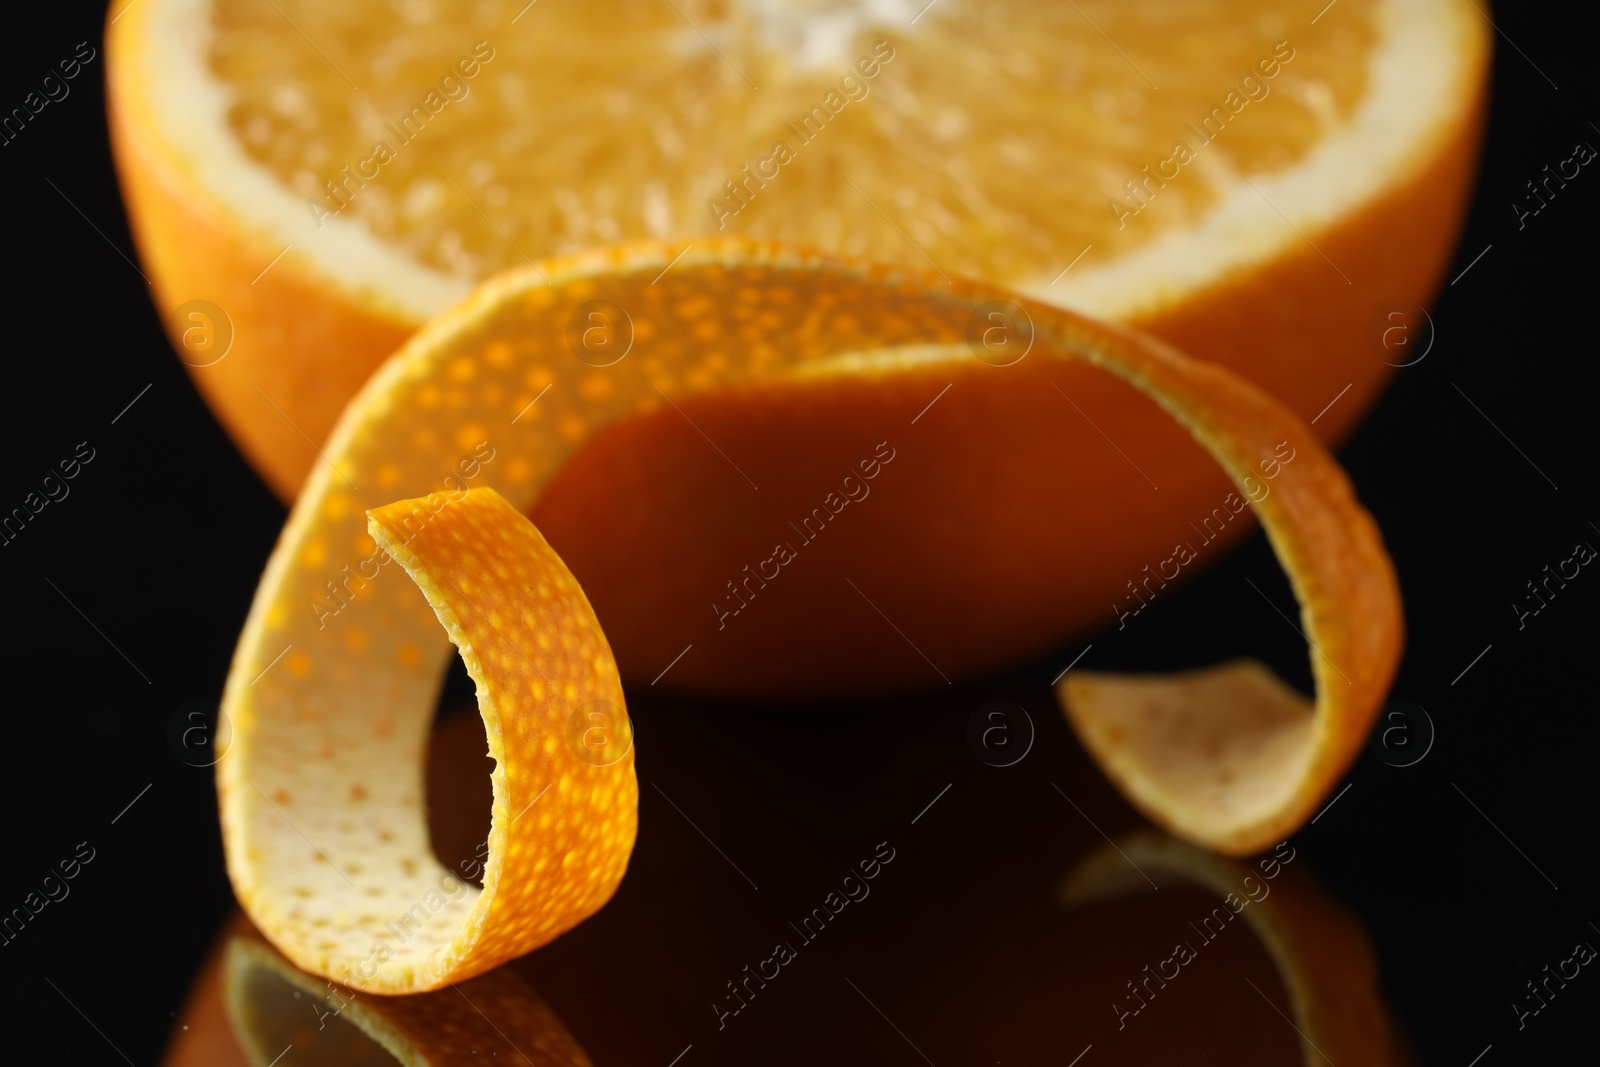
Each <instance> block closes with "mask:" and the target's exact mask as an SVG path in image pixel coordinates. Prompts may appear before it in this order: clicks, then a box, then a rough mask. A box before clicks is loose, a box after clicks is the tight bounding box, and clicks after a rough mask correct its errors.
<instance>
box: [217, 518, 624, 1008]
mask: <svg viewBox="0 0 1600 1067" xmlns="http://www.w3.org/2000/svg"><path fill="white" fill-rule="evenodd" d="M348 507H350V502H349V499H348V498H347V497H343V496H342V495H340V496H333V497H330V498H325V499H323V500H322V501H320V507H319V508H318V509H317V511H316V512H315V513H314V521H313V522H312V523H311V524H310V525H311V526H312V527H313V529H312V532H311V535H310V537H308V538H307V539H306V540H305V541H304V543H303V544H302V545H301V546H300V549H299V551H298V552H297V553H296V555H295V556H294V558H293V559H292V560H287V559H285V558H284V557H283V556H282V554H281V553H280V554H279V556H278V557H277V558H275V559H274V562H273V564H272V565H271V566H270V567H269V571H268V575H267V577H266V578H265V579H264V581H263V585H262V595H261V596H259V597H258V601H257V603H258V607H264V608H265V612H266V614H265V619H264V621H265V623H266V625H265V629H266V630H268V631H270V630H273V629H277V630H278V631H279V632H280V633H282V634H284V636H285V643H284V645H283V646H282V651H281V652H279V653H278V655H277V656H275V657H273V658H272V661H271V662H263V664H262V665H260V666H257V665H256V664H255V663H253V662H251V661H250V660H249V659H248V654H249V653H250V652H251V651H253V649H252V645H251V640H250V639H251V638H252V637H253V636H254V637H257V638H259V636H260V635H261V634H262V632H263V629H262V627H261V625H259V624H258V622H257V618H256V617H253V618H252V623H251V627H250V629H248V630H247V633H246V638H245V641H244V642H243V643H242V645H241V656H240V657H239V658H237V659H236V661H235V669H234V672H233V674H232V675H231V676H230V679H229V685H228V691H227V695H226V697H225V701H226V703H225V707H226V709H227V712H228V715H229V717H230V718H231V720H232V721H233V723H234V725H235V730H236V733H235V738H236V741H235V746H234V748H233V749H231V750H230V756H231V757H232V758H230V759H228V760H225V761H223V762H222V763H220V764H219V765H218V768H219V779H218V785H219V792H220V794H221V798H220V799H221V805H222V821H223V827H224V830H225V836H226V840H227V846H228V847H227V856H228V869H229V874H230V875H231V877H232V879H233V884H234V888H235V891H236V893H237V895H238V897H239V900H240V903H241V904H243V905H244V907H245V909H246V910H247V911H248V912H249V913H250V915H251V916H252V918H253V919H254V920H255V921H256V923H257V925H258V926H259V927H260V928H261V929H262V930H263V931H264V932H265V933H266V934H267V935H268V936H269V937H270V938H271V939H272V941H273V943H274V944H276V945H277V946H278V947H279V948H280V949H282V951H283V952H284V953H285V954H286V955H287V956H288V957H289V958H290V959H292V960H294V961H295V963H296V964H297V965H298V966H300V967H302V968H305V969H307V970H311V971H314V972H316V973H318V974H323V975H327V976H328V977H330V978H334V979H336V980H337V981H340V982H342V983H345V984H347V985H349V986H350V987H352V988H356V989H362V990H366V991H370V992H387V993H407V992H416V991H420V990H426V989H433V988H436V987H438V986H441V985H444V984H447V983H450V982H455V981H459V980H461V979H463V978H466V977H470V976H471V975H474V974H478V973H480V972H482V971H485V970H488V969H489V968H491V967H493V966H495V965H496V964H499V963H501V962H503V961H505V960H507V959H510V958H512V957H515V956H518V955H521V954H523V953H525V952H527V951H528V950H530V949H532V948H535V947H537V946H538V945H541V944H543V943H545V942H546V941H549V940H550V939H551V938H553V937H555V936H556V935H558V934H560V933H562V932H563V931H564V930H566V929H568V928H569V927H571V926H573V925H574V924H576V923H577V922H579V921H580V920H582V919H583V918H584V917H586V916H587V915H589V914H591V913H592V912H594V911H595V910H597V909H598V908H599V907H600V906H601V905H602V904H604V903H605V901H606V900H607V899H608V898H609V897H610V895H611V893H612V891H613V890H614V889H615V888H616V885H617V883H618V882H619V881H620V880H621V878H622V873H623V870H624V869H625V868H626V866H627V859H628V854H629V851H630V850H631V848H632V845H633V837H634V830H635V825H636V820H637V802H638V789H637V785H636V783H635V780H634V775H633V753H632V749H631V745H630V746H628V748H627V749H625V750H622V751H619V752H617V753H616V754H615V756H614V757H612V756H610V755H609V754H608V756H607V758H604V759H599V758H585V757H586V752H585V750H584V749H582V748H581V747H579V746H576V745H569V744H568V743H567V738H568V736H569V734H571V732H572V723H573V722H574V720H575V718H577V719H578V720H579V721H581V722H582V724H583V726H584V728H588V726H589V722H588V720H587V719H586V718H584V716H586V715H587V713H588V711H589V710H590V709H600V710H601V711H602V712H603V714H604V717H605V718H606V719H607V720H608V721H614V722H620V721H625V719H626V712H625V711H623V708H622V689H621V683H620V681H619V679H618V677H617V672H616V665H615V663H614V662H613V661H612V658H611V652H610V649H609V648H608V647H607V645H606V642H605V637H604V635H603V634H602V633H601V632H600V628H599V625H598V623H597V622H596V621H595V618H594V613H593V612H592V611H591V609H590V608H589V604H588V601H587V600H585V599H584V596H583V592H582V591H581V590H580V589H579V588H578V586H577V583H576V581H575V580H574V579H573V578H572V575H571V574H570V573H569V572H568V571H567V570H566V568H565V567H564V566H563V565H562V563H561V561H560V559H558V558H557V557H556V555H555V553H554V552H553V551H551V549H550V547H549V546H548V545H546V544H545V542H544V539H543V538H542V537H540V536H539V533H538V531H537V530H535V529H534V528H533V526H532V525H531V524H530V523H529V522H528V521H527V519H525V518H524V517H523V516H522V515H521V514H520V513H519V512H518V511H516V510H515V509H513V508H512V507H510V505H508V504H507V503H506V502H505V501H504V500H503V499H502V498H501V497H500V496H499V495H498V494H497V493H495V492H494V490H492V489H465V488H454V489H450V490H448V491H445V492H440V493H433V494H429V495H428V496H425V497H420V498H418V499H414V500H404V501H401V502H399V503H396V504H391V505H388V506H386V507H381V508H377V509H374V510H373V511H371V512H370V520H369V530H370V535H371V536H370V538H355V537H341V538H339V539H338V541H336V542H335V541H331V540H330V538H329V535H330V534H331V533H333V532H334V530H335V529H337V528H338V527H339V526H341V525H343V526H344V527H345V532H348V530H349V528H350V526H351V524H352V523H355V522H358V521H359V518H358V517H359V514H360V512H359V510H355V511H345V510H343V509H345V508H348ZM333 515H337V518H331V517H330V516H333ZM341 520H342V521H341ZM332 549H337V550H339V551H341V552H342V554H343V555H345V556H347V557H349V558H352V559H355V558H356V557H355V553H357V552H359V553H360V556H359V562H356V563H355V564H354V566H348V565H347V566H345V567H343V568H336V569H334V570H332V571H330V572H329V573H332V574H334V575H335V576H336V577H337V578H338V580H339V582H340V584H335V581H333V580H330V581H329V582H328V583H327V585H326V586H325V588H324V589H322V590H321V591H319V590H318V589H317V587H316V585H315V584H314V582H315V579H314V577H313V575H316V574H318V573H320V572H321V571H322V570H323V569H324V568H325V567H327V566H329V563H328V559H329V558H330V550H332ZM390 562H396V563H398V564H399V567H398V568H391V570H394V569H403V570H404V571H405V573H406V574H407V576H408V577H409V578H410V581H409V582H408V581H403V580H400V579H397V578H396V577H394V576H393V574H392V573H391V574H390V575H389V576H388V579H387V581H383V580H381V579H382V569H383V567H384V566H385V565H386V564H388V563H390ZM412 582H414V583H415V584H414V585H413V584H412ZM341 595H342V596H345V597H350V598H352V599H351V600H350V602H348V603H346V602H345V601H343V600H341V599H340V598H341ZM324 598H326V599H324ZM330 605H333V606H332V607H330ZM346 610H348V611H349V612H350V614H351V615H352V616H359V617H358V618H348V617H347V618H346V619H345V620H343V623H344V624H343V626H341V627H340V628H339V630H338V631H337V632H338V636H339V638H340V640H339V641H338V642H337V643H335V642H334V641H330V640H324V641H322V642H320V643H319V642H317V641H316V640H315V638H314V637H313V636H312V632H313V631H319V632H323V633H325V634H326V630H325V627H326V623H327V620H328V619H329V618H330V617H332V613H333V612H334V611H338V612H340V613H342V612H343V611H346ZM285 615H289V616H291V617H294V618H299V619H302V620H312V623H311V625H309V626H306V625H302V626H294V625H283V624H281V623H280V625H279V626H277V627H274V626H273V625H272V620H273V619H278V620H283V621H284V622H286V621H287V620H285V619H284V617H285ZM441 625H442V627H443V631H442V632H441V630H440V627H441ZM446 638H448V640H446ZM452 642H453V643H454V644H455V646H456V647H457V648H458V649H459V651H460V654H461V658H462V660H463V661H464V662H465V664H466V668H467V672H468V674H469V675H470V676H471V677H472V679H473V681H474V682H476V683H477V687H478V706H479V711H480V712H481V714H482V716H483V721H484V726H485V729H486V731H487V734H488V751H489V755H490V756H491V757H493V758H494V759H495V761H496V768H495V770H494V773H493V775H492V782H493V787H494V805H493V809H492V810H493V813H492V824H491V829H490V831H489V836H488V840H487V841H486V842H485V843H484V844H485V847H484V848H483V849H482V850H481V854H482V855H484V856H486V858H487V863H486V865H485V867H484V870H483V888H482V889H481V890H479V889H477V888H476V887H474V886H471V885H469V884H468V883H467V881H466V878H465V877H464V875H466V874H469V873H475V872H465V871H462V872H457V871H451V870H449V869H447V868H445V867H443V866H442V865H441V864H440V863H439V862H438V860H437V859H435V858H434V856H433V853H432V852H431V851H430V849H429V845H428V833H427V826H426V821H425V819H424V811H423V806H422V802H423V797H422V795H421V793H422V785H421V774H422V763H423V750H424V746H425V745H426V738H427V732H428V727H429V725H430V723H431V721H432V712H433V701H434V699H435V698H436V696H437V693H438V688H439V681H440V678H441V674H442V669H443V664H444V657H445V656H446V655H447V654H448V652H449V650H450V644H451V643H452ZM258 647H259V646H258ZM246 663H248V664H249V665H248V666H247V667H245V670H244V671H241V669H240V668H241V666H244V665H245V664H246Z"/></svg>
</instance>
